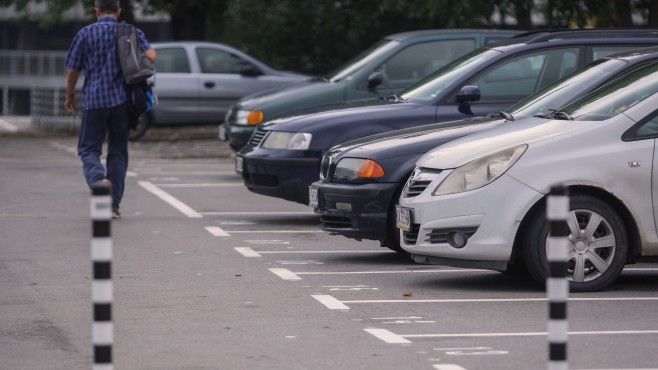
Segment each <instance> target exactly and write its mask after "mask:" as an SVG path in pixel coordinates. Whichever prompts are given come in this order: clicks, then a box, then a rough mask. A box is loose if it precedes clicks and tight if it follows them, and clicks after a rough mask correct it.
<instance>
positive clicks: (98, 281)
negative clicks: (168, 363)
mask: <svg viewBox="0 0 658 370" xmlns="http://www.w3.org/2000/svg"><path fill="white" fill-rule="evenodd" d="M91 192H92V197H91V222H92V240H91V260H92V264H93V270H94V271H93V274H94V281H93V283H92V293H91V296H92V302H93V304H94V322H93V324H92V343H93V345H94V365H93V367H92V369H93V370H112V369H114V366H113V365H112V342H113V339H114V338H113V337H114V326H113V324H112V238H111V237H110V225H111V221H112V199H111V198H110V187H109V186H108V185H105V184H103V185H96V186H93V187H92V189H91Z"/></svg>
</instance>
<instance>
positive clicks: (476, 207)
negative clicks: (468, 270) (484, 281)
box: [400, 171, 543, 270]
mask: <svg viewBox="0 0 658 370" xmlns="http://www.w3.org/2000/svg"><path fill="white" fill-rule="evenodd" d="M450 172H451V171H444V172H443V173H442V174H441V176H440V177H439V178H438V179H436V180H434V181H433V182H432V183H431V184H430V186H429V187H428V188H427V189H425V191H424V192H423V193H421V194H420V195H418V196H417V197H413V198H405V197H401V198H400V206H403V207H408V208H410V209H411V210H412V226H413V228H412V230H411V231H410V232H401V243H400V244H401V245H402V248H403V249H404V250H406V251H407V252H409V253H411V254H412V255H413V258H414V260H415V261H417V262H422V263H433V264H445V265H452V266H460V267H474V268H491V269H494V270H504V268H505V265H506V264H507V262H509V261H510V259H511V256H512V248H513V245H514V240H515V237H516V232H517V230H518V229H519V225H520V223H521V221H522V220H523V217H524V216H525V214H526V213H527V211H528V209H529V208H530V207H531V206H532V205H533V204H535V203H536V202H537V201H538V200H539V199H540V198H541V197H543V194H541V193H539V192H537V191H535V190H534V189H532V188H530V187H528V186H526V185H525V184H523V183H521V182H519V181H516V180H515V179H513V178H511V177H509V176H507V175H503V176H501V177H500V178H498V179H496V180H495V181H494V182H492V183H491V184H488V185H486V186H485V187H482V188H480V189H475V190H471V191H467V192H463V193H458V194H450V195H444V196H432V195H431V193H432V191H433V190H434V189H435V188H436V186H437V185H438V184H439V183H440V182H441V181H442V180H443V179H444V178H445V176H447V175H448V174H449V173H450ZM455 232H458V233H462V235H470V237H468V239H467V242H466V245H464V246H463V247H461V248H458V247H455V246H453V245H451V244H450V243H449V242H448V241H447V240H448V238H449V235H450V234H451V233H455ZM471 234H472V235H471Z"/></svg>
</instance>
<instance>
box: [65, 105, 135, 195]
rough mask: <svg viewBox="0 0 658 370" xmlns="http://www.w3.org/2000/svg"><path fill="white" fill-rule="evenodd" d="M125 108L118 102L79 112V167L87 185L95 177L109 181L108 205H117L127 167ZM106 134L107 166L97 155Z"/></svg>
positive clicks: (121, 193) (127, 130)
mask: <svg viewBox="0 0 658 370" xmlns="http://www.w3.org/2000/svg"><path fill="white" fill-rule="evenodd" d="M128 132H129V129H128V108H127V106H126V104H125V103H124V104H121V105H118V106H116V107H112V108H104V109H90V110H84V111H83V112H82V124H81V125H80V138H79V140H78V156H80V160H82V170H83V173H84V176H85V179H86V180H87V184H88V185H89V186H90V187H91V186H92V184H93V183H95V182H96V181H100V180H103V179H108V180H110V181H111V182H112V208H119V204H120V203H121V198H122V197H123V189H124V186H125V179H126V172H127V171H128ZM106 134H107V159H106V165H107V170H106V169H105V167H103V164H102V163H101V160H100V157H101V154H102V152H103V142H104V140H105V135H106Z"/></svg>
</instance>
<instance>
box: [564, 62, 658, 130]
mask: <svg viewBox="0 0 658 370" xmlns="http://www.w3.org/2000/svg"><path fill="white" fill-rule="evenodd" d="M657 91H658V63H652V64H649V65H647V66H645V67H642V68H639V69H637V70H635V71H633V72H630V73H628V74H625V75H624V76H622V77H620V78H618V79H616V80H614V81H612V82H611V83H608V84H606V85H604V86H602V87H601V88H599V89H597V90H595V91H593V92H592V93H590V94H587V95H585V96H584V97H582V98H581V99H578V100H576V101H574V102H573V103H571V104H569V105H567V106H566V107H564V108H563V109H562V111H563V112H564V113H566V114H567V115H568V116H570V117H571V118H573V119H574V120H576V121H603V120H606V119H609V118H612V117H614V116H616V115H618V114H620V113H622V112H624V111H625V110H626V109H628V108H630V107H632V106H634V105H635V104H637V103H639V102H641V101H642V100H644V99H646V98H648V97H649V96H651V95H653V94H655V93H656V92H657Z"/></svg>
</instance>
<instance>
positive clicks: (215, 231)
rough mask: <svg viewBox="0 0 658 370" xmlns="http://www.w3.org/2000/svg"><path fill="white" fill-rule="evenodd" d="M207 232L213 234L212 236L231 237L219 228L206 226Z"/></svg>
mask: <svg viewBox="0 0 658 370" xmlns="http://www.w3.org/2000/svg"><path fill="white" fill-rule="evenodd" d="M206 230H207V231H208V232H209V233H210V234H212V236H231V234H229V233H227V232H226V231H224V230H222V228H221V227H218V226H206Z"/></svg>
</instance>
